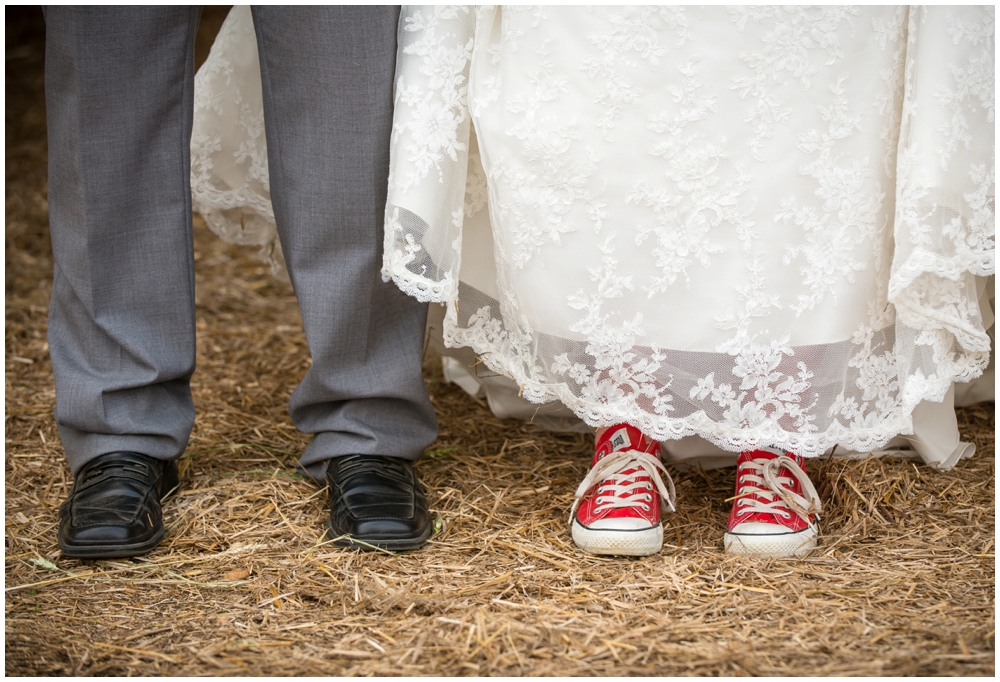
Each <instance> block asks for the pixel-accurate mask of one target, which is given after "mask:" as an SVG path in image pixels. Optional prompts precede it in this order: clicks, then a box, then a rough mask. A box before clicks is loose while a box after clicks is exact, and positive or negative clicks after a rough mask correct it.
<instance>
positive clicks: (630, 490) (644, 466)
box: [569, 450, 677, 523]
mask: <svg viewBox="0 0 1000 682" xmlns="http://www.w3.org/2000/svg"><path fill="white" fill-rule="evenodd" d="M629 469H638V471H632V472H631V473H629V474H623V473H622V472H624V471H627V470H629ZM661 471H662V472H663V475H664V476H666V477H667V485H666V486H664V484H663V479H661V478H660V472H661ZM643 472H645V473H646V475H648V476H649V478H650V479H651V480H652V481H653V483H654V484H655V485H656V489H657V490H658V491H659V492H660V507H661V510H662V511H667V510H668V509H669V510H670V511H675V509H674V500H675V499H676V497H677V494H676V492H675V491H674V481H673V479H672V478H670V472H668V471H667V469H666V467H664V466H663V463H662V462H661V461H660V460H659V459H657V458H656V457H654V456H653V455H650V454H649V453H647V452H642V451H641V450H621V451H619V452H613V453H611V454H610V455H607V456H605V457H603V458H602V459H601V460H599V461H598V462H597V464H595V465H594V468H593V469H591V470H590V473H588V474H587V476H586V477H585V478H584V479H583V480H582V481H581V482H580V485H579V486H578V487H577V489H576V499H575V500H573V507H572V509H570V512H569V521H570V523H573V517H574V516H575V515H576V510H577V508H578V507H579V506H580V503H581V502H583V497H584V495H586V493H587V491H588V490H590V488H591V487H593V486H594V484H596V483H598V482H600V486H599V487H598V489H597V493H596V496H595V501H596V504H595V505H594V511H595V512H596V511H604V510H606V509H618V508H630V509H631V508H636V507H642V508H644V509H646V510H647V511H648V510H649V503H650V502H651V501H652V499H653V495H652V488H651V487H650V485H649V482H648V481H639V480H634V479H637V478H639V477H640V476H641V475H642V473H643Z"/></svg>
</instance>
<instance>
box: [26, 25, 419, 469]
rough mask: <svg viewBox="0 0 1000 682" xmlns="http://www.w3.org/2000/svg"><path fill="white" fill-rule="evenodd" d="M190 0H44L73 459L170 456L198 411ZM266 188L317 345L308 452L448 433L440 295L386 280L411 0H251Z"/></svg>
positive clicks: (308, 457) (413, 448)
mask: <svg viewBox="0 0 1000 682" xmlns="http://www.w3.org/2000/svg"><path fill="white" fill-rule="evenodd" d="M200 13H201V10H200V9H199V8H191V7H68V6H62V7H49V8H47V9H46V32H47V34H46V53H45V96H46V106H47V112H48V135H49V187H48V192H49V194H48V199H49V219H50V226H51V235H52V250H53V253H54V257H55V275H54V284H53V289H52V302H51V306H50V309H49V348H50V353H51V358H52V367H53V373H54V375H55V385H56V409H55V417H56V422H57V424H58V427H59V433H60V436H61V438H62V442H63V445H64V447H65V450H66V455H67V457H68V459H69V463H70V467H71V468H72V470H73V472H74V473H76V472H77V471H79V470H80V468H81V467H82V466H83V465H84V464H85V463H86V462H88V461H89V460H91V459H93V458H95V457H97V456H99V455H101V454H104V453H107V452H112V451H116V450H130V451H135V452H141V453H144V454H147V455H150V456H152V457H156V458H158V459H165V460H168V459H173V458H176V457H179V456H180V455H181V453H182V452H183V451H184V448H185V446H186V444H187V441H188V438H189V436H190V433H191V428H192V426H193V423H194V405H193V402H192V399H191V391H190V387H189V380H190V378H191V375H192V373H193V372H194V366H195V312H194V257H193V245H192V237H191V191H190V158H189V155H190V137H191V119H192V115H193V106H192V100H193V90H194V40H195V33H196V31H197V27H198V20H199V17H200ZM253 16H254V24H255V26H256V33H257V42H258V49H259V52H260V63H261V77H262V81H263V96H264V119H265V128H266V134H267V147H268V164H269V167H270V175H271V196H272V199H273V203H274V213H275V219H276V222H277V225H278V232H279V235H280V238H281V246H282V249H283V250H284V254H285V259H286V262H287V265H288V271H289V274H290V276H291V280H292V285H293V286H294V288H295V293H296V295H297V296H298V299H299V306H300V309H301V312H302V320H303V323H304V325H305V332H306V337H307V339H308V342H309V349H310V352H311V353H312V358H313V364H312V367H311V368H310V369H309V371H308V372H307V373H306V376H305V378H304V379H303V381H302V383H301V384H300V385H299V386H298V388H297V389H296V390H295V392H294V393H293V395H292V398H291V401H290V405H289V411H290V413H291V417H292V421H293V422H294V424H295V425H296V427H298V428H299V429H300V430H302V431H304V432H306V433H312V434H315V435H314V437H313V439H312V442H311V443H310V445H309V447H308V448H307V449H306V452H305V454H304V455H303V456H302V459H301V464H302V465H303V466H304V467H306V468H307V469H308V470H309V471H310V473H312V474H313V475H314V476H322V474H323V473H324V471H325V468H326V462H327V460H328V459H329V458H331V457H337V456H340V455H347V454H380V455H392V456H397V457H404V458H407V459H411V460H413V459H416V458H418V457H419V456H420V454H421V453H422V452H423V450H424V448H426V447H427V446H428V445H429V444H430V443H431V442H433V440H434V438H435V437H436V435H437V422H436V420H435V417H434V410H433V407H432V406H431V404H430V401H429V400H428V397H427V391H426V388H425V386H424V383H423V378H422V376H421V371H420V365H421V355H422V348H423V333H424V323H425V319H426V315H427V308H426V306H425V305H422V304H420V303H418V302H416V301H415V300H413V299H411V298H409V297H407V296H405V295H404V294H402V293H401V292H400V291H399V290H398V289H396V287H395V286H393V285H392V284H386V283H383V282H382V281H381V277H380V275H379V269H380V265H381V250H382V247H381V245H382V216H383V211H384V208H385V200H386V188H387V177H388V166H389V136H390V131H391V127H392V87H393V74H394V68H395V60H396V24H397V20H398V16H399V8H398V7H385V6H382V7H374V6H363V7H358V6H355V7H347V6H341V7H301V8H287V7H283V8H271V7H255V8H254V10H253Z"/></svg>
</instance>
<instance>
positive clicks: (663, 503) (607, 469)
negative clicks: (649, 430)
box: [569, 424, 674, 556]
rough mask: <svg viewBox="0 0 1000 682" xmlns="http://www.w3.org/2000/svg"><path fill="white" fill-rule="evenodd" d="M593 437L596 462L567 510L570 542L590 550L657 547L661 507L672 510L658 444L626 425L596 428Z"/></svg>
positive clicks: (638, 552) (644, 552)
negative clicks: (571, 540) (570, 529)
mask: <svg viewBox="0 0 1000 682" xmlns="http://www.w3.org/2000/svg"><path fill="white" fill-rule="evenodd" d="M596 440H597V444H596V445H597V447H596V451H595V452H594V462H593V464H592V466H591V470H590V473H589V474H587V477H586V478H584V479H583V482H582V483H580V487H579V488H577V491H576V500H575V501H574V502H573V509H572V510H571V511H570V515H569V518H570V524H571V525H572V529H573V541H574V542H575V543H576V545H577V547H579V548H580V549H582V550H584V551H585V552H590V553H591V554H619V555H627V556H648V555H650V554H655V553H656V552H659V551H660V548H661V547H662V546H663V526H662V525H661V523H660V511H661V507H663V508H669V509H670V510H671V511H673V510H674V482H673V481H672V480H670V474H669V473H667V470H666V469H665V468H664V467H663V464H662V463H661V462H660V444H659V443H657V442H656V441H654V440H650V439H649V438H646V436H644V435H643V434H642V432H641V431H639V429H636V428H634V427H632V426H629V425H628V424H619V425H617V426H612V427H611V428H609V429H605V430H604V431H598V432H597V437H596ZM660 472H663V475H664V476H665V477H666V481H667V485H666V486H664V484H663V479H661V478H660Z"/></svg>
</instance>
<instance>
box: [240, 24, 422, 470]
mask: <svg viewBox="0 0 1000 682" xmlns="http://www.w3.org/2000/svg"><path fill="white" fill-rule="evenodd" d="M253 11H254V23H255V26H256V32H257V43H258V49H259V52H260V63H261V76H262V84H263V95H264V117H265V128H266V131H267V145H268V163H269V166H270V177H271V196H272V201H273V204H274V213H275V219H276V222H277V224H278V230H279V234H280V237H281V246H282V249H283V251H284V254H285V260H286V262H287V264H288V270H289V274H290V276H291V280H292V284H293V286H294V287H295V292H296V294H297V296H298V299H299V305H300V307H301V310H302V320H303V323H304V325H305V332H306V337H307V338H308V341H309V348H310V351H311V352H312V357H313V365H312V367H311V368H310V369H309V371H308V372H307V373H306V376H305V378H304V379H303V381H302V383H301V384H300V385H299V387H298V388H297V389H296V391H295V393H294V394H293V395H292V399H291V405H290V411H291V415H292V420H293V421H294V423H295V425H296V426H297V427H298V428H299V429H301V430H302V431H304V432H307V433H313V434H316V435H315V437H314V439H313V441H312V443H311V444H310V445H309V447H308V448H307V450H306V452H305V455H304V456H303V457H302V464H303V465H304V466H305V467H307V468H308V469H309V470H310V472H311V473H312V474H313V475H314V476H316V477H317V478H322V476H323V473H324V471H325V468H326V462H327V460H329V459H330V458H332V457H340V456H342V455H358V454H360V455H388V456H394V457H401V458H404V459H409V460H414V459H416V458H418V457H419V456H420V454H421V453H422V452H423V450H424V448H426V447H427V446H428V445H429V444H430V443H431V442H433V440H434V438H435V437H436V435H437V423H436V420H435V417H434V410H433V407H432V406H431V403H430V401H429V400H428V397H427V390H426V387H425V385H424V382H423V378H422V376H421V371H420V366H421V355H422V350H423V334H424V323H425V319H426V314H427V307H426V305H423V304H420V303H418V302H417V301H415V300H413V299H412V298H410V297H408V296H405V295H404V294H402V293H401V292H400V291H399V290H398V289H397V288H396V287H395V286H394V285H392V284H391V283H390V284H386V283H384V282H382V280H381V277H380V274H379V272H380V268H381V260H382V221H383V213H384V210H385V201H386V191H387V181H388V168H389V137H390V133H391V128H392V87H393V74H394V70H395V63H396V24H397V20H398V15H399V9H398V8H397V7H384V6H382V7H377V6H371V7H367V6H366V7H308V8H294V9H293V8H268V7H259V6H258V7H254V8H253Z"/></svg>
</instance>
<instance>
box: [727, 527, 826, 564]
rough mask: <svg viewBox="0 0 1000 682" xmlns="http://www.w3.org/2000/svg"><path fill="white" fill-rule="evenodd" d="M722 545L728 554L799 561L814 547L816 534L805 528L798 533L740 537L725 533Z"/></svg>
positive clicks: (735, 534)
mask: <svg viewBox="0 0 1000 682" xmlns="http://www.w3.org/2000/svg"><path fill="white" fill-rule="evenodd" d="M722 542H723V545H724V546H725V548H726V552H728V553H729V554H740V555H742V556H756V557H761V558H769V559H784V558H795V559H801V558H802V557H804V556H806V555H807V554H809V552H810V551H812V550H813V549H815V547H816V532H815V531H814V530H813V529H811V528H806V529H805V530H801V531H799V532H798V533H775V534H773V535H740V534H738V533H726V535H725V537H724V538H723V541H722Z"/></svg>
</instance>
